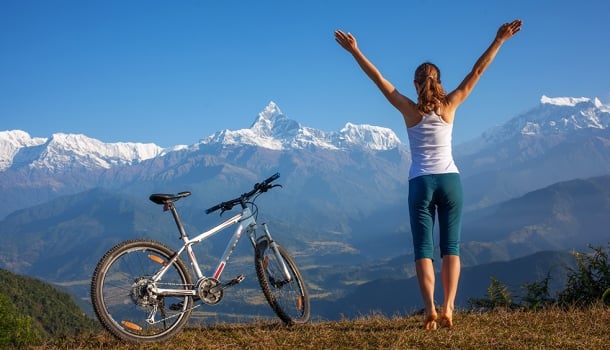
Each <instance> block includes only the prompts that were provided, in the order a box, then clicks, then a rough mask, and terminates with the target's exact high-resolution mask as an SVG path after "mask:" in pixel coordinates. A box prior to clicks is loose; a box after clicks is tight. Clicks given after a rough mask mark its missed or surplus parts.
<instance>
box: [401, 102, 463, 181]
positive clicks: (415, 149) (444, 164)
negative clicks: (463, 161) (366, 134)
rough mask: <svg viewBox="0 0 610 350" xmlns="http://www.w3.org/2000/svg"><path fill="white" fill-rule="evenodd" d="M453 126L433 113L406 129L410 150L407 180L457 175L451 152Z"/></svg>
mask: <svg viewBox="0 0 610 350" xmlns="http://www.w3.org/2000/svg"><path fill="white" fill-rule="evenodd" d="M452 132H453V124H449V123H447V122H445V121H444V120H443V118H441V116H439V115H437V114H436V113H434V112H431V113H429V114H426V115H424V116H423V117H422V119H421V121H420V122H419V123H418V124H416V125H414V126H412V127H410V128H407V134H408V135H409V146H410V148H411V168H410V170H409V180H410V179H412V178H414V177H417V176H421V175H431V174H447V173H459V171H458V168H457V166H456V165H455V163H454V161H453V155H452V152H451V134H452Z"/></svg>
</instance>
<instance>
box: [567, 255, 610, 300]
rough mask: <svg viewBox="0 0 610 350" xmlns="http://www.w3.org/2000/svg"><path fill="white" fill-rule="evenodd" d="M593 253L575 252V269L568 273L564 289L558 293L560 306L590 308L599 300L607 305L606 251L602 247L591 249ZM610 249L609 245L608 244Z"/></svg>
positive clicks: (609, 285) (609, 278)
mask: <svg viewBox="0 0 610 350" xmlns="http://www.w3.org/2000/svg"><path fill="white" fill-rule="evenodd" d="M589 247H590V248H591V249H593V253H591V254H585V253H581V252H575V253H574V257H575V258H576V268H570V269H569V271H568V282H567V285H566V288H565V289H564V290H563V291H562V292H560V293H559V296H558V298H557V301H558V302H559V304H560V305H564V306H568V305H573V306H585V307H586V306H590V305H593V304H595V303H598V302H599V301H600V300H601V301H604V302H606V303H608V301H607V299H608V298H609V297H608V294H610V292H608V289H610V263H609V261H608V251H606V250H604V248H603V247H602V246H599V247H593V246H591V245H589ZM608 248H610V243H608Z"/></svg>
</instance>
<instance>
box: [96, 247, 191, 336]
mask: <svg viewBox="0 0 610 350" xmlns="http://www.w3.org/2000/svg"><path fill="white" fill-rule="evenodd" d="M174 254H175V253H174V251H173V250H172V249H170V248H168V247H167V246H165V245H164V244H162V243H159V242H157V241H152V240H144V239H140V240H129V241H125V242H122V243H119V244H117V245H115V246H114V247H113V248H111V249H110V250H108V252H106V254H104V256H103V257H102V259H101V260H100V261H99V263H98V264H97V266H96V268H95V272H94V273H93V277H92V279H91V303H92V304H93V309H94V311H95V314H96V316H97V318H98V320H99V321H100V323H101V324H102V325H103V326H104V328H106V329H107V330H108V331H109V332H110V333H111V334H112V335H114V336H115V337H117V338H119V339H121V340H125V341H129V342H135V343H141V342H156V341H163V340H167V339H169V338H171V337H172V336H174V335H175V334H176V333H177V332H179V331H180V330H181V329H182V327H184V325H185V324H186V323H187V322H188V320H189V318H190V316H191V311H192V310H191V309H192V305H193V300H192V297H190V296H180V297H167V296H166V297H160V298H156V297H154V296H152V297H151V294H150V293H148V292H147V290H146V286H147V285H148V278H149V277H151V276H152V275H154V274H155V273H156V272H157V271H159V269H160V268H161V266H162V265H163V264H166V262H167V261H168V260H169V259H170V258H171V257H172V256H173V255H174ZM158 285H160V286H163V285H169V286H170V288H174V289H181V288H184V289H191V288H193V282H192V278H191V275H190V272H189V270H188V268H187V266H186V265H185V264H184V262H183V261H182V260H181V259H180V258H178V259H177V260H176V261H175V262H174V263H173V264H172V266H171V267H170V268H169V269H168V270H167V272H166V273H165V275H164V276H163V278H162V279H161V281H159V282H158ZM171 305H176V308H177V309H176V310H172V309H170V308H169V307H170V306H171ZM155 307H157V312H156V316H157V317H159V316H161V317H160V319H158V320H156V321H158V322H156V323H155V324H150V323H149V322H147V320H146V319H147V318H148V316H149V314H150V313H151V312H152V311H153V310H154V308H155Z"/></svg>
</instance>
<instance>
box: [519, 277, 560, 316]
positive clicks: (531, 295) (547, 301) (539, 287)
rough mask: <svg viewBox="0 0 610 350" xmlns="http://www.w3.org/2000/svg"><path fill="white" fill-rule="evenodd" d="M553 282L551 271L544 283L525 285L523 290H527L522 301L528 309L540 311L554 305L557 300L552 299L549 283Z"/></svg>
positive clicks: (537, 282)
mask: <svg viewBox="0 0 610 350" xmlns="http://www.w3.org/2000/svg"><path fill="white" fill-rule="evenodd" d="M550 281H551V273H550V271H549V272H548V273H547V275H546V277H545V278H544V279H543V280H542V281H536V282H532V283H525V284H524V285H523V286H521V288H523V289H524V290H525V296H524V297H523V298H522V299H521V302H522V303H524V304H525V305H523V306H525V307H526V308H528V309H529V310H533V311H536V310H539V309H541V308H544V307H547V306H549V305H552V304H553V303H554V302H555V300H554V299H553V298H551V296H550V291H549V282H550Z"/></svg>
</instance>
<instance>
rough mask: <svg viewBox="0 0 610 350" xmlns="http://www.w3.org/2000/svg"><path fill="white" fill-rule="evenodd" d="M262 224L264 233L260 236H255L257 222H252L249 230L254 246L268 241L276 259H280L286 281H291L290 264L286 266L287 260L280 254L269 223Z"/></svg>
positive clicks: (279, 263)
mask: <svg viewBox="0 0 610 350" xmlns="http://www.w3.org/2000/svg"><path fill="white" fill-rule="evenodd" d="M261 226H263V235H262V236H260V237H258V238H255V232H256V224H251V225H250V227H249V230H248V231H249V232H248V233H249V236H250V241H252V245H253V246H254V249H256V247H257V246H258V244H260V243H261V242H262V241H267V246H268V247H269V248H270V249H271V251H272V252H273V255H275V260H277V261H278V265H279V267H280V270H281V271H282V274H283V275H284V281H285V282H290V281H291V280H292V275H291V274H290V270H288V266H286V262H285V261H284V259H283V258H282V254H280V250H279V249H278V248H277V243H275V241H274V240H273V238H271V234H270V233H269V229H268V228H267V224H266V223H263V224H261Z"/></svg>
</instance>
